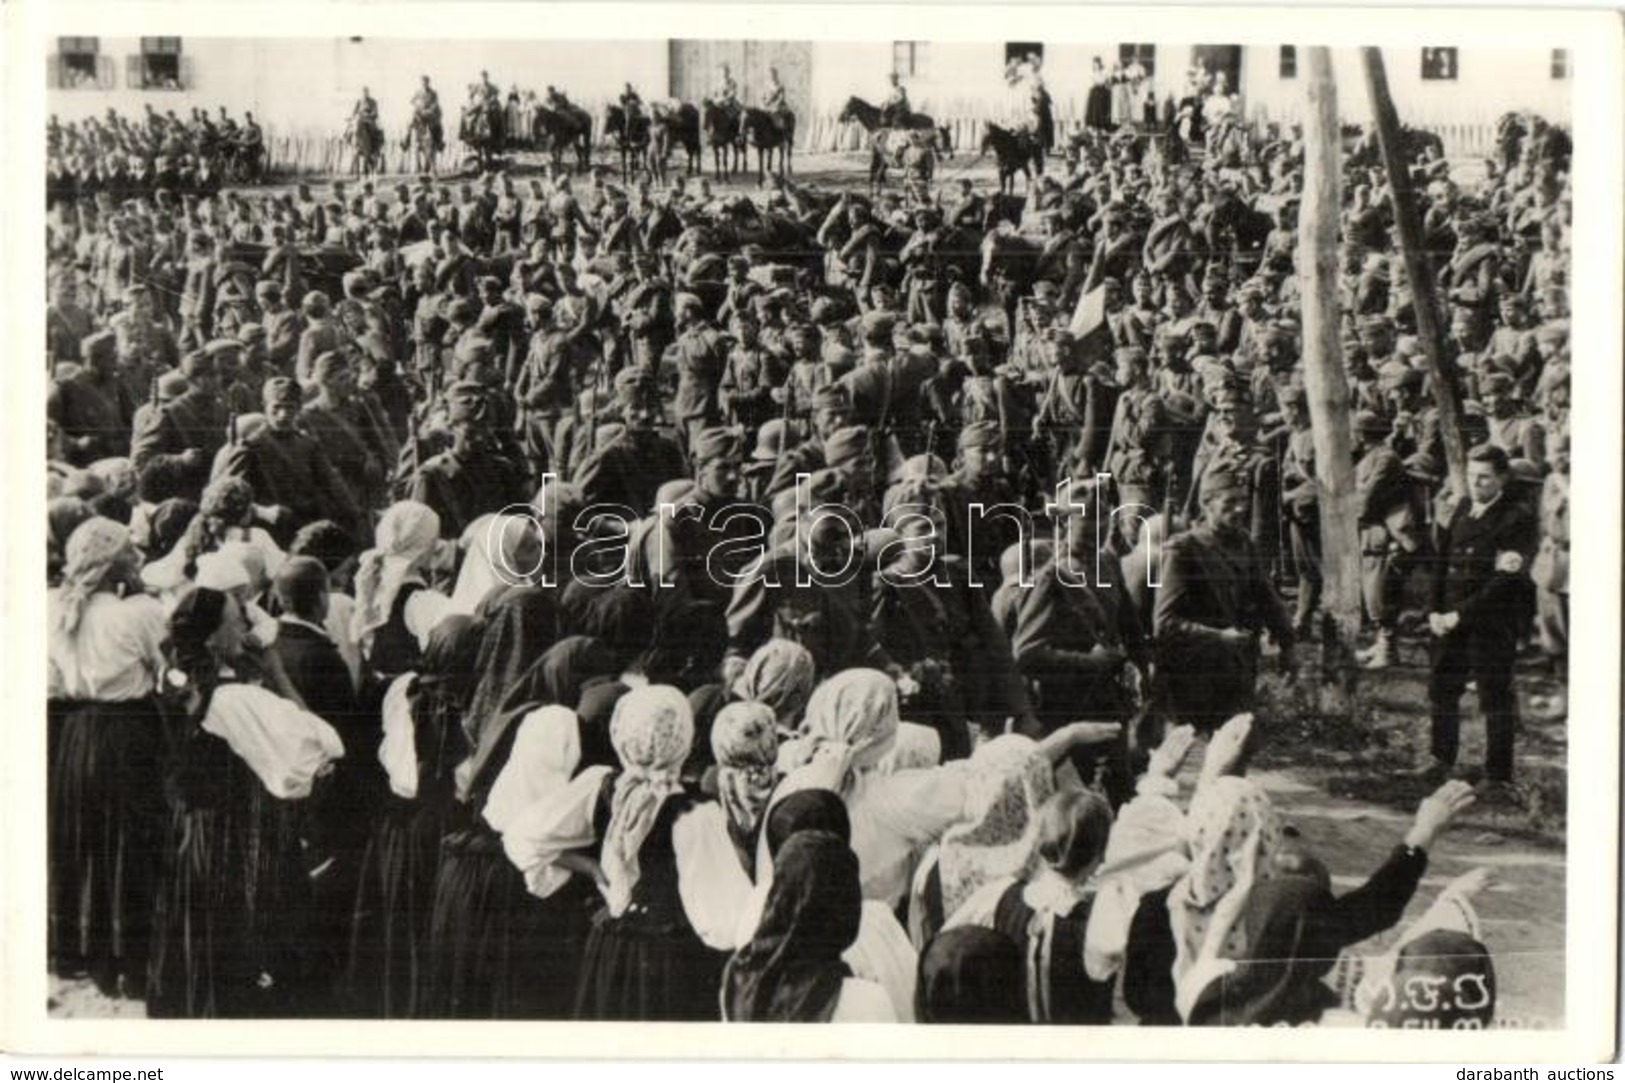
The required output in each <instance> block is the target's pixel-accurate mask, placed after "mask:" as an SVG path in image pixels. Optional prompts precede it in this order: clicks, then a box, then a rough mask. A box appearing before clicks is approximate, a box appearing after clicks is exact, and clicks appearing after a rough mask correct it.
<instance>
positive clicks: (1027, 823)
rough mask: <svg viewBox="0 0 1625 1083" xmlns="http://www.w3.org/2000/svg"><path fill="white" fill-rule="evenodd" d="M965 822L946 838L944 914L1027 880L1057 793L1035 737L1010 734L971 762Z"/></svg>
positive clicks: (941, 864) (940, 859) (942, 869)
mask: <svg viewBox="0 0 1625 1083" xmlns="http://www.w3.org/2000/svg"><path fill="white" fill-rule="evenodd" d="M969 768H970V778H969V780H968V782H967V783H966V799H965V819H964V821H963V822H961V823H959V824H957V825H956V826H954V827H951V828H949V829H948V831H947V833H945V834H944V835H943V837H942V848H941V850H940V856H939V857H938V859H937V867H938V870H939V871H940V873H941V877H942V913H943V916H944V917H951V916H952V915H953V914H954V912H955V911H957V910H958V909H959V907H960V906H961V905H962V904H963V903H964V902H965V900H966V899H968V898H970V897H971V895H973V894H974V893H975V892H976V889H977V888H979V887H981V886H982V885H983V884H986V883H989V882H990V881H993V880H997V879H999V878H1000V877H1004V876H1015V877H1024V876H1025V875H1026V873H1027V872H1028V871H1029V868H1030V866H1031V865H1032V862H1033V855H1034V853H1035V852H1036V850H1037V846H1038V826H1039V815H1038V814H1039V810H1040V809H1042V808H1043V807H1044V802H1045V801H1048V800H1049V798H1050V795H1051V794H1053V793H1054V792H1055V776H1054V774H1053V773H1052V772H1051V771H1050V765H1049V761H1048V760H1046V759H1045V758H1044V756H1043V754H1042V753H1041V752H1040V751H1039V749H1038V745H1037V743H1036V742H1034V741H1033V740H1032V739H1031V738H1030V737H1022V736H1020V735H1017V734H1007V735H1005V736H1003V737H997V738H994V739H993V740H992V741H989V742H988V743H987V744H985V745H983V746H982V747H981V748H978V749H977V750H976V752H975V754H974V755H972V756H971V758H970V763H969Z"/></svg>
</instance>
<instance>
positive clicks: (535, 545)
mask: <svg viewBox="0 0 1625 1083" xmlns="http://www.w3.org/2000/svg"><path fill="white" fill-rule="evenodd" d="M462 549H463V566H462V568H460V569H459V570H458V572H457V585H456V586H455V587H454V588H452V592H451V604H450V605H449V606H448V607H447V610H446V611H447V612H448V613H462V614H464V615H467V616H472V615H473V614H474V613H475V612H476V611H477V610H478V609H479V608H480V605H481V603H483V602H484V601H485V600H486V599H487V598H490V597H492V595H493V594H494V593H495V592H497V591H505V590H507V589H509V588H511V587H522V586H529V585H530V583H531V579H532V577H533V576H534V575H535V574H536V573H537V572H538V571H539V570H540V568H541V565H542V547H541V539H540V537H539V536H538V535H537V533H536V527H535V525H534V524H533V523H532V521H531V520H530V519H528V518H526V517H524V516H521V515H494V514H493V515H482V516H480V517H479V518H478V519H476V520H474V522H472V523H470V524H469V526H468V529H467V530H465V531H463V537H462Z"/></svg>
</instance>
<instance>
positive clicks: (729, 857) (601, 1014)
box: [504, 685, 750, 1022]
mask: <svg viewBox="0 0 1625 1083" xmlns="http://www.w3.org/2000/svg"><path fill="white" fill-rule="evenodd" d="M693 737H694V722H693V717H692V715H691V713H690V709H689V705H688V699H687V698H686V697H685V696H684V695H683V693H682V692H681V691H679V690H678V689H676V688H673V687H671V686H669V685H650V686H647V687H643V688H634V689H633V690H632V691H630V692H628V693H627V694H626V695H625V696H624V697H622V698H621V700H620V702H619V703H617V704H616V706H615V716H614V718H613V720H612V721H611V723H610V739H611V741H612V742H613V743H614V746H615V752H616V755H617V757H618V759H619V761H620V764H619V767H618V768H607V767H592V768H588V769H587V770H585V771H583V772H581V774H580V775H578V776H577V777H576V778H575V779H574V780H573V781H572V782H571V783H570V784H569V785H568V786H567V787H565V788H564V789H563V790H562V791H561V792H559V793H557V794H556V795H555V796H554V797H553V798H551V799H549V800H545V801H541V802H539V803H538V804H536V805H535V806H534V807H532V808H531V809H530V810H528V811H527V812H525V813H524V814H523V815H522V816H521V817H520V819H519V821H518V822H516V823H515V824H514V826H513V827H512V829H511V830H510V831H509V832H508V835H507V837H506V839H505V840H504V841H505V844H506V849H507V851H508V856H509V857H510V859H512V860H513V862H514V864H515V865H517V866H518V867H519V868H520V869H521V870H522V871H523V872H524V874H525V878H526V882H527V883H528V884H529V886H530V890H531V892H532V893H533V894H536V895H538V896H541V897H543V898H546V897H548V896H550V895H552V894H553V893H554V892H556V891H558V890H559V889H560V888H561V887H562V886H563V885H564V884H565V883H566V882H567V880H568V879H569V877H570V876H571V875H572V873H582V874H585V875H586V876H587V877H590V879H591V880H592V881H593V882H594V883H595V884H596V886H597V889H598V892H599V894H600V895H601V896H602V900H603V901H602V907H601V909H600V911H599V913H598V914H597V916H596V917H595V918H594V920H593V926H592V932H591V934H590V935H589V936H588V938H587V944H586V952H585V958H584V959H583V962H582V971H581V983H580V986H579V988H578V989H577V992H576V1002H575V1012H574V1015H575V1017H576V1018H577V1019H635V1020H675V1021H685V1020H686V1021H695V1022H699V1021H706V1020H714V1019H715V1018H716V1017H717V1015H716V1013H717V990H718V988H719V986H720V983H721V977H722V968H723V965H724V963H725V962H726V961H727V954H726V953H727V952H728V951H730V950H732V949H733V947H734V946H735V941H734V932H735V929H736V928H737V926H738V922H739V914H740V910H741V909H742V907H743V904H744V900H745V897H746V896H747V895H748V894H749V892H750V881H749V880H748V878H746V876H745V874H744V870H743V869H742V868H741V866H740V863H739V860H738V858H737V857H736V856H735V854H734V850H733V846H732V845H731V843H730V841H729V838H728V832H727V828H726V825H725V823H724V819H725V815H724V813H723V811H722V809H721V807H720V806H719V805H717V804H716V803H715V802H704V803H702V802H699V801H697V800H696V799H695V798H694V796H692V795H691V794H690V793H689V792H687V791H685V789H684V787H683V784H682V782H681V771H682V767H683V763H684V761H685V760H687V758H688V754H689V747H690V744H691V743H692V741H693ZM594 848H596V851H597V854H596V858H594V857H592V856H588V855H590V854H591V853H592V850H593V849H594ZM583 851H585V853H583Z"/></svg>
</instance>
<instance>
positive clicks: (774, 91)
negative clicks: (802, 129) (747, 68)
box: [762, 68, 795, 136]
mask: <svg viewBox="0 0 1625 1083" xmlns="http://www.w3.org/2000/svg"><path fill="white" fill-rule="evenodd" d="M762 108H763V109H765V110H766V111H767V112H768V113H770V114H772V116H773V123H775V124H777V125H778V126H779V134H780V135H785V136H788V135H790V134H791V132H792V130H793V126H794V124H795V114H794V113H792V112H791V111H790V93H789V91H787V90H785V89H784V84H783V83H781V82H779V69H778V68H768V69H767V89H766V90H764V91H763V92H762Z"/></svg>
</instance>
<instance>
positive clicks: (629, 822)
mask: <svg viewBox="0 0 1625 1083" xmlns="http://www.w3.org/2000/svg"><path fill="white" fill-rule="evenodd" d="M609 739H610V743H611V744H613V745H614V746H615V754H616V755H617V756H619V757H620V760H621V773H620V776H619V777H618V778H616V780H615V793H614V795H613V796H612V797H611V799H610V816H609V828H608V830H607V831H605V833H604V846H603V852H602V861H601V862H600V863H601V864H602V866H603V870H604V878H605V880H606V881H607V882H608V886H607V887H606V888H605V889H604V895H605V899H606V901H607V902H608V903H609V911H610V913H611V914H612V915H613V916H615V917H619V916H620V915H621V914H623V913H625V912H626V908H627V906H628V905H629V904H630V903H631V901H632V889H633V888H635V887H636V886H637V883H638V878H639V876H641V875H642V871H641V869H640V868H639V867H638V851H639V850H641V849H642V848H643V843H644V840H645V839H647V838H648V837H649V832H650V831H651V830H653V829H654V823H655V818H656V817H657V816H658V815H659V814H660V807H661V805H663V804H664V803H665V801H666V798H668V797H671V796H673V795H675V794H677V793H680V792H681V791H682V783H681V782H680V781H679V778H678V772H680V771H681V770H682V767H683V761H684V760H686V759H688V752H689V748H690V746H692V745H693V743H694V713H693V711H692V709H691V708H690V707H689V704H688V697H687V696H685V695H683V693H682V692H680V691H678V690H677V689H675V688H673V687H671V686H670V685H664V684H653V685H648V686H646V687H644V688H635V689H633V690H632V691H630V692H628V693H627V694H626V695H624V696H622V697H621V698H620V700H619V701H618V702H617V703H616V704H615V714H614V716H613V717H612V718H611V719H610V723H609Z"/></svg>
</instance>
